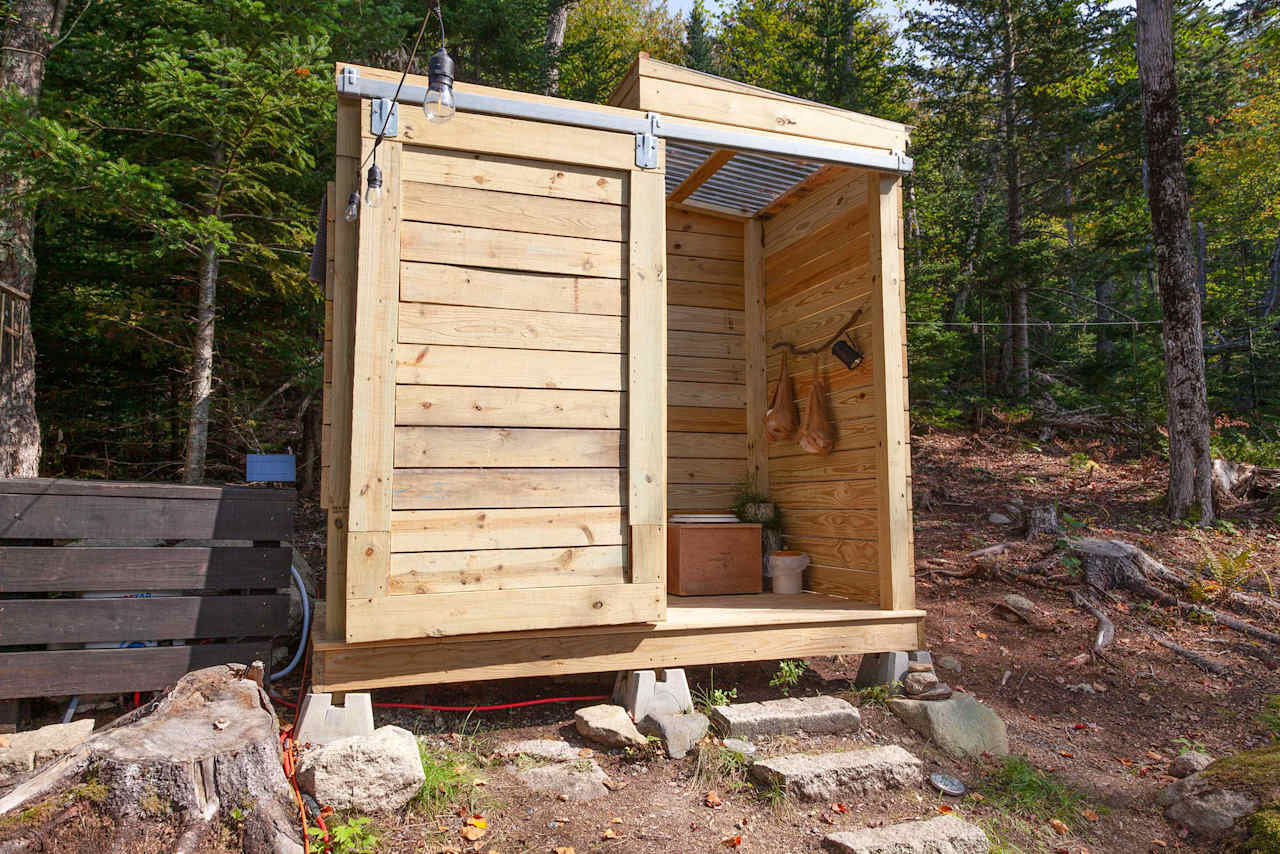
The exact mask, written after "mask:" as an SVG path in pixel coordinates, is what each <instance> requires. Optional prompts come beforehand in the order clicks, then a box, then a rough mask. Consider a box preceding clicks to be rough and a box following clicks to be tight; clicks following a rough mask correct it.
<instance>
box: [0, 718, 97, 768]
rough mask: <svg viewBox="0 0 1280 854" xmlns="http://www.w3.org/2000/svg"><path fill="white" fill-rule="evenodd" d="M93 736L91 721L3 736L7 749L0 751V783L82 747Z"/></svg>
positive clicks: (90, 719)
mask: <svg viewBox="0 0 1280 854" xmlns="http://www.w3.org/2000/svg"><path fill="white" fill-rule="evenodd" d="M92 734H93V719H92V718H84V719H83V720H78V721H72V722H71V723H69V724H49V725H48V726H42V727H40V729H35V730H30V731H29V732H19V733H14V734H13V735H7V736H4V738H5V740H7V741H8V745H7V746H5V747H0V779H3V778H4V777H7V776H9V775H10V774H22V773H25V772H27V771H32V770H34V769H35V768H36V767H38V766H40V765H43V764H45V763H46V762H49V761H50V760H52V759H56V758H57V757H59V756H61V755H62V754H64V753H66V752H67V751H69V750H71V749H72V748H73V747H77V746H79V745H81V744H83V743H84V742H85V740H86V739H88V738H89V736H90V735H92Z"/></svg>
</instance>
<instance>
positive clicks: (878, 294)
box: [867, 173, 915, 610]
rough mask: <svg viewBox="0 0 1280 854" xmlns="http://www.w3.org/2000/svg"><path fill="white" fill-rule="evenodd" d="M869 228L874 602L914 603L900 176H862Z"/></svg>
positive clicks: (894, 605) (886, 605) (901, 605)
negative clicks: (876, 585) (873, 402)
mask: <svg viewBox="0 0 1280 854" xmlns="http://www.w3.org/2000/svg"><path fill="white" fill-rule="evenodd" d="M868 182H869V183H868V186H867V206H868V211H867V213H868V224H869V225H870V230H871V241H872V249H871V275H872V293H871V301H872V311H871V315H872V316H871V328H872V341H873V344H872V352H871V353H869V354H868V355H869V356H870V357H871V359H872V365H873V368H872V369H873V372H874V383H875V385H874V389H875V399H876V402H877V407H876V422H877V427H878V430H877V432H878V438H877V442H876V453H877V460H876V463H877V465H876V494H877V505H878V511H879V512H878V518H879V541H880V542H879V564H880V566H879V581H880V607H881V608H884V609H887V610H898V609H905V608H913V607H915V586H914V584H913V581H914V579H913V577H912V568H911V567H912V555H911V543H912V539H913V537H912V531H911V526H912V521H911V507H910V503H909V499H908V496H907V492H908V482H909V478H910V476H911V444H910V441H911V437H910V435H909V433H908V432H907V393H906V311H905V307H906V290H905V281H904V276H903V268H904V264H903V252H902V245H903V244H902V179H901V178H900V177H898V176H895V175H883V174H880V173H872V174H871V175H870V176H869V177H868Z"/></svg>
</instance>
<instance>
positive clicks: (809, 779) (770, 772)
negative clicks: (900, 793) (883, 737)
mask: <svg viewBox="0 0 1280 854" xmlns="http://www.w3.org/2000/svg"><path fill="white" fill-rule="evenodd" d="M751 777H752V779H753V780H755V781H756V782H757V783H760V784H762V785H766V786H777V787H779V788H782V789H783V790H785V791H786V792H787V793H788V794H792V795H795V796H796V797H798V798H800V799H801V800H806V801H830V800H833V799H834V800H839V799H840V798H846V797H861V796H862V795H865V794H866V793H867V792H874V791H882V790H884V789H900V788H903V787H904V786H918V785H920V783H921V781H922V779H923V764H922V763H921V762H920V760H919V759H917V758H916V757H914V756H912V755H911V754H910V753H908V752H907V751H905V750H903V749H902V748H901V747H898V746H897V745H896V744H891V745H886V746H884V747H866V748H862V749H860V750H844V751H840V752H838V753H818V754H804V753H796V754H792V755H790V756H774V757H770V758H769V759H760V760H757V761H756V762H755V764H753V765H752V766H751Z"/></svg>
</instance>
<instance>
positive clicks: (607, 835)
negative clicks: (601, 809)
mask: <svg viewBox="0 0 1280 854" xmlns="http://www.w3.org/2000/svg"><path fill="white" fill-rule="evenodd" d="M600 838H601V839H617V838H618V831H616V830H614V829H613V828H612V827H609V828H606V829H605V831H604V833H602V834H600Z"/></svg>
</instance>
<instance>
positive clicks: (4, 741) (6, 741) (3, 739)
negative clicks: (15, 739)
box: [0, 735, 9, 749]
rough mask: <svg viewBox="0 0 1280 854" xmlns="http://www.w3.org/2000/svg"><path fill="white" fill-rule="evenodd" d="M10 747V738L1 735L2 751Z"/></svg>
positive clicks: (0, 747)
mask: <svg viewBox="0 0 1280 854" xmlns="http://www.w3.org/2000/svg"><path fill="white" fill-rule="evenodd" d="M8 746H9V736H7V735H0V749H3V748H6V747H8Z"/></svg>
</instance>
